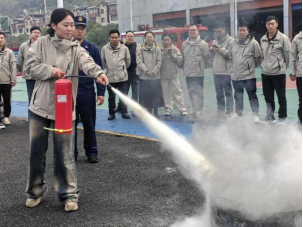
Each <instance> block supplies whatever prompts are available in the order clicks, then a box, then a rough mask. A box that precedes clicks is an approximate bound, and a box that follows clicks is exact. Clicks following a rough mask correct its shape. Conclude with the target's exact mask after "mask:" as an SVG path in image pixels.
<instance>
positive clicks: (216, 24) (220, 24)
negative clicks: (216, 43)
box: [213, 21, 226, 29]
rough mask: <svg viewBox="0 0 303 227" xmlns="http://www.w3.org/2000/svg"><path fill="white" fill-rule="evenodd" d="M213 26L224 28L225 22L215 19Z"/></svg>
mask: <svg viewBox="0 0 303 227" xmlns="http://www.w3.org/2000/svg"><path fill="white" fill-rule="evenodd" d="M213 28H224V29H226V26H225V23H224V22H222V21H217V22H216V23H215V24H214V27H213Z"/></svg>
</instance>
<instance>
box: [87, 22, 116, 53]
mask: <svg viewBox="0 0 303 227" xmlns="http://www.w3.org/2000/svg"><path fill="white" fill-rule="evenodd" d="M112 29H118V25H117V24H109V25H107V26H101V25H100V24H95V25H94V26H93V27H92V28H91V29H90V31H89V32H88V33H87V35H86V39H87V41H89V42H91V43H93V44H94V45H96V46H98V47H99V48H102V47H103V46H104V45H106V44H107V43H108V34H109V31H110V30H112Z"/></svg>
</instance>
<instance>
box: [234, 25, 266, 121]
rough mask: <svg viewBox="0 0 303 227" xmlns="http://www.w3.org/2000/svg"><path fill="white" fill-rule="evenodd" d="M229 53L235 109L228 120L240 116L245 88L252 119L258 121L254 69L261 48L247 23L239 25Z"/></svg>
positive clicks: (258, 63)
mask: <svg viewBox="0 0 303 227" xmlns="http://www.w3.org/2000/svg"><path fill="white" fill-rule="evenodd" d="M230 54H231V57H232V60H233V67H232V74H231V79H232V83H233V87H234V90H235V107H236V108H235V109H236V110H235V113H234V114H233V115H232V116H231V117H230V118H229V120H237V119H240V118H241V117H242V114H243V107H244V103H243V94H244V89H245V90H246V92H247V95H248V98H249V103H250V107H251V110H252V112H253V116H252V117H253V121H254V122H255V123H258V122H259V121H260V118H259V100H258V97H257V94H256V92H257V86H256V72H255V69H256V67H257V66H258V65H260V63H261V49H260V45H259V44H258V42H257V41H256V40H255V39H254V37H252V36H251V35H250V34H249V29H248V25H245V24H240V25H239V28H238V37H237V38H236V39H235V40H234V41H233V43H232V44H231V47H230Z"/></svg>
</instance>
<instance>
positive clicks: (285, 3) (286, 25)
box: [283, 0, 290, 37]
mask: <svg viewBox="0 0 303 227" xmlns="http://www.w3.org/2000/svg"><path fill="white" fill-rule="evenodd" d="M283 19H284V20H283V22H284V24H283V28H284V32H283V33H284V34H285V35H287V36H288V37H289V35H290V29H289V1H288V0H283Z"/></svg>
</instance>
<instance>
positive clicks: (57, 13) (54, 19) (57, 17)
mask: <svg viewBox="0 0 303 227" xmlns="http://www.w3.org/2000/svg"><path fill="white" fill-rule="evenodd" d="M67 16H71V17H72V18H73V19H74V14H73V13H72V11H70V10H68V9H64V8H60V9H55V10H54V11H53V13H52V15H51V18H50V22H49V26H50V28H49V29H48V30H47V33H48V34H49V35H50V36H51V37H53V36H55V30H54V29H52V26H51V24H52V23H54V24H55V25H57V24H58V23H60V22H61V21H62V20H63V19H64V18H65V17H67Z"/></svg>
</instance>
